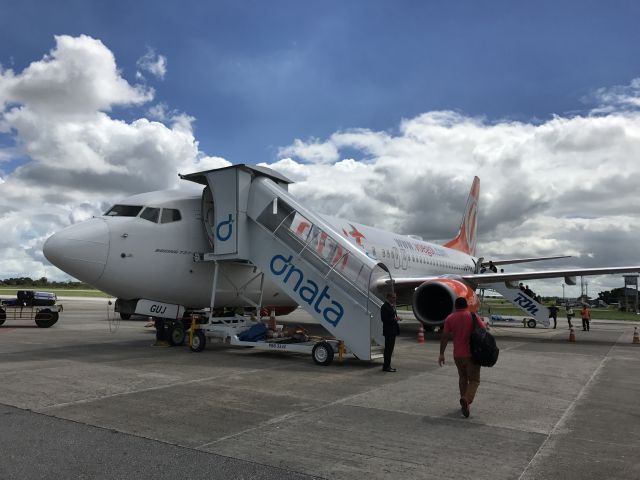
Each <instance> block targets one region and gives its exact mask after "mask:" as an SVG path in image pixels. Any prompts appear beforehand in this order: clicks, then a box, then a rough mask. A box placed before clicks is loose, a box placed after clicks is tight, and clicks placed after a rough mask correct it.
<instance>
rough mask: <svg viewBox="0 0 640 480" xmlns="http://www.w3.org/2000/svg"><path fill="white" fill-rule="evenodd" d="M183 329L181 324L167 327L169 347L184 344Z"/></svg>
mask: <svg viewBox="0 0 640 480" xmlns="http://www.w3.org/2000/svg"><path fill="white" fill-rule="evenodd" d="M184 338H185V333H184V328H183V327H182V322H179V323H174V324H172V325H171V326H170V327H169V345H171V346H172V347H177V346H179V345H183V344H184Z"/></svg>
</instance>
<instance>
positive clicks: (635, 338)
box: [633, 327, 640, 343]
mask: <svg viewBox="0 0 640 480" xmlns="http://www.w3.org/2000/svg"><path fill="white" fill-rule="evenodd" d="M633 343H640V335H638V327H633Z"/></svg>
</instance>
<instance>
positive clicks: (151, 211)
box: [140, 207, 160, 223]
mask: <svg viewBox="0 0 640 480" xmlns="http://www.w3.org/2000/svg"><path fill="white" fill-rule="evenodd" d="M159 215H160V209H159V208H153V207H147V208H145V209H144V210H143V212H142V213H141V214H140V218H144V219H145V220H149V221H150V222H153V223H158V216H159Z"/></svg>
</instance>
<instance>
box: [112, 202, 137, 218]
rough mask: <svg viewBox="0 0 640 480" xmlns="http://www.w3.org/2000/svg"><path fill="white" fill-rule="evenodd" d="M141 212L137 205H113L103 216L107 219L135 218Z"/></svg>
mask: <svg viewBox="0 0 640 480" xmlns="http://www.w3.org/2000/svg"><path fill="white" fill-rule="evenodd" d="M140 210H142V206H139V205H114V206H113V207H111V208H110V209H109V210H107V213H105V216H107V217H135V216H136V215H138V213H140Z"/></svg>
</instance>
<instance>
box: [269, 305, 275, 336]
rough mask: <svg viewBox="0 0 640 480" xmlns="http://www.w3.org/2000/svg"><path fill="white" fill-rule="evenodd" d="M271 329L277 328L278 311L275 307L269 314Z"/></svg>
mask: <svg viewBox="0 0 640 480" xmlns="http://www.w3.org/2000/svg"><path fill="white" fill-rule="evenodd" d="M269 330H273V331H275V330H276V311H275V309H273V308H272V309H271V314H270V315H269Z"/></svg>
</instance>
